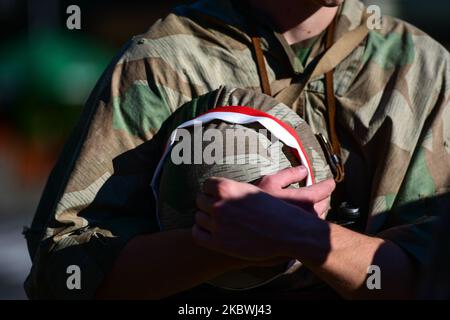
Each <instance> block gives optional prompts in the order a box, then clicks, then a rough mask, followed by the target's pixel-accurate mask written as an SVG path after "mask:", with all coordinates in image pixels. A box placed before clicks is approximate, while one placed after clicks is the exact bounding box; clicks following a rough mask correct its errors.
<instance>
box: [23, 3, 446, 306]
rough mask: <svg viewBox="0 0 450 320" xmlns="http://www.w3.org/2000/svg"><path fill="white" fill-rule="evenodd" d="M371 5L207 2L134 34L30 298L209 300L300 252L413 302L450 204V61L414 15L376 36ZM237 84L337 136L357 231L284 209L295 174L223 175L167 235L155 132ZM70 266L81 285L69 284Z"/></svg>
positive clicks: (340, 285)
mask: <svg viewBox="0 0 450 320" xmlns="http://www.w3.org/2000/svg"><path fill="white" fill-rule="evenodd" d="M365 12H366V9H365V7H364V5H363V4H362V3H360V2H359V1H357V0H346V1H344V2H342V1H321V0H282V1H278V2H276V3H274V2H273V1H252V0H249V1H245V2H238V1H231V0H229V1H227V0H223V1H200V2H197V3H195V4H193V5H191V6H183V7H179V8H177V9H176V10H175V11H174V12H173V13H172V14H170V15H168V16H167V17H165V18H163V19H161V20H159V21H158V22H157V23H155V24H154V25H153V26H152V27H151V28H150V29H149V31H148V32H146V33H145V34H143V35H140V36H137V37H134V38H133V39H132V40H131V41H130V42H129V43H128V44H127V45H126V46H125V47H124V49H123V50H122V51H121V52H120V54H119V55H118V58H117V59H115V60H114V61H113V62H112V63H111V64H110V66H109V67H108V68H107V70H106V72H105V73H104V74H103V76H102V78H101V79H100V81H99V82H98V84H97V85H96V87H95V89H94V91H93V93H92V94H91V96H90V98H89V101H88V102H87V104H86V107H85V109H84V111H83V114H82V116H81V119H80V121H79V123H78V125H77V126H76V128H75V130H74V132H73V134H72V136H71V138H70V139H69V141H68V142H67V144H66V146H65V148H64V151H63V154H62V156H61V157H60V159H59V161H58V163H57V165H56V167H55V168H54V170H53V171H52V174H51V175H50V177H49V180H48V183H47V186H46V189H45V191H44V194H43V196H42V199H41V202H40V204H39V207H38V210H37V213H36V216H35V219H34V221H33V225H32V228H31V229H29V231H28V232H27V234H26V237H27V240H28V243H29V248H30V253H31V256H32V257H33V267H32V270H31V272H30V275H29V277H28V279H27V281H26V284H25V287H26V291H27V293H28V295H29V297H30V298H86V299H88V298H162V297H167V296H170V295H173V294H175V293H179V292H183V291H186V290H190V289H192V288H196V290H195V294H201V293H202V292H203V293H204V292H208V293H210V292H211V288H205V287H204V286H201V284H203V283H205V282H207V281H208V280H210V279H212V278H214V277H216V276H218V275H221V274H223V273H225V272H227V271H230V270H235V269H239V268H243V267H245V266H249V265H260V264H264V263H267V261H270V260H272V259H274V258H279V257H286V256H288V257H292V258H296V259H298V260H300V261H302V262H303V263H304V264H305V265H306V267H307V268H309V269H310V270H311V271H312V272H313V273H314V274H315V275H316V276H318V277H319V278H321V279H322V281H323V282H324V283H326V284H327V285H328V286H330V287H331V288H333V290H334V291H335V292H337V293H338V294H339V295H340V296H343V297H347V298H412V297H415V295H416V288H417V285H418V282H419V274H420V272H421V270H423V269H424V268H428V267H429V265H430V261H431V260H432V256H431V250H429V249H430V247H431V246H432V239H433V237H432V232H433V229H434V228H435V226H436V224H438V223H439V215H440V214H442V212H443V211H444V210H446V209H445V206H444V205H443V204H444V203H445V202H446V199H448V196H449V194H448V192H449V185H450V165H449V164H450V161H449V160H450V149H449V145H450V141H449V140H450V135H449V127H450V124H449V123H448V121H449V119H450V117H449V115H450V111H449V109H450V108H449V77H450V67H449V63H450V59H449V54H448V52H447V51H446V50H445V49H444V48H443V47H442V46H441V45H439V44H438V43H437V42H435V41H434V40H433V39H431V38H430V37H429V36H427V35H426V34H424V33H423V32H421V31H420V30H418V29H416V28H415V27H413V26H411V25H409V24H407V23H404V22H402V21H400V20H397V19H394V18H390V17H383V24H382V27H381V28H379V29H373V30H369V29H367V17H366V15H365ZM221 85H229V86H232V87H238V88H245V89H248V90H258V91H261V92H263V93H265V94H268V95H272V96H274V97H275V98H276V99H277V100H280V101H282V102H284V103H286V104H288V105H289V106H290V107H292V108H293V110H295V111H296V112H297V113H298V114H300V115H301V116H302V117H303V118H304V119H305V120H306V121H307V122H308V124H309V125H310V126H311V128H312V129H313V131H314V132H315V133H317V134H321V136H323V137H326V138H328V139H327V140H329V141H330V144H328V143H327V142H326V140H325V139H323V138H321V139H322V140H321V141H322V142H323V143H324V144H325V145H328V148H326V149H327V150H329V153H330V154H329V158H330V159H331V160H330V166H331V167H332V169H333V172H334V174H335V180H336V181H337V186H336V190H335V191H334V193H333V195H332V203H331V205H332V211H333V214H332V215H331V217H332V218H333V220H335V221H339V220H340V218H342V217H341V216H346V217H348V216H351V218H352V219H353V220H354V221H352V224H351V227H350V228H346V227H343V226H340V225H338V224H337V223H332V222H329V221H323V220H321V219H318V218H317V217H315V216H314V215H311V214H309V213H310V212H307V211H308V210H305V209H304V208H301V207H295V206H291V205H289V204H287V203H286V202H284V201H283V200H281V199H280V198H283V196H282V193H283V190H284V189H282V188H281V187H280V185H279V184H277V183H276V181H279V180H280V179H282V177H283V172H280V173H279V174H278V175H277V174H275V175H273V176H271V177H270V178H268V179H267V181H266V184H265V185H262V186H252V185H249V184H245V183H238V182H234V181H231V180H226V179H212V180H210V182H209V183H207V184H205V189H204V193H203V194H201V195H199V199H198V206H199V210H200V211H199V213H198V219H197V224H196V225H195V226H194V228H193V230H190V229H181V230H172V231H166V232H158V231H159V229H158V227H157V223H156V218H155V214H154V209H153V208H154V200H153V199H152V197H151V190H150V180H151V176H152V172H153V170H154V168H155V165H156V163H157V161H158V159H159V157H160V156H161V153H162V148H163V143H162V142H161V141H158V139H157V137H158V135H156V136H155V133H156V132H158V130H159V129H160V127H161V125H162V124H163V122H164V121H165V120H166V119H167V118H168V117H169V116H170V114H171V113H173V112H175V110H176V109H178V108H179V107H180V106H181V105H183V104H184V103H187V102H190V101H191V103H193V104H195V103H197V102H198V101H199V100H198V97H199V96H201V95H203V94H207V93H208V92H211V91H212V90H214V89H216V88H218V87H219V86H221ZM154 136H155V139H153V140H152V138H153V137H154ZM297 178H298V180H301V179H302V178H304V177H303V176H301V175H299V176H298V177H297ZM330 184H331V182H330ZM316 187H317V186H316ZM329 188H330V185H328V186H323V185H320V186H319V187H318V188H316V189H315V190H314V189H313V190H314V192H311V189H307V188H299V189H298V192H297V193H296V197H298V199H303V201H304V202H306V203H308V204H309V205H310V207H312V208H313V207H314V206H315V205H316V204H317V203H319V202H321V201H322V200H323V199H324V198H326V197H327V192H328V189H329ZM308 195H309V196H308ZM313 195H316V196H317V195H323V197H322V198H320V197H319V198H320V199H318V198H317V197H314V196H313ZM239 217H245V219H240V218H239ZM260 217H264V220H265V221H273V223H271V224H267V223H265V221H263V219H261V218H260ZM334 218H336V219H334ZM249 226H252V227H251V228H250V227H249ZM217 230H220V232H217ZM255 230H257V231H256V232H253V231H255ZM236 244H239V245H236ZM72 265H76V266H78V267H79V268H80V270H81V289H79V290H70V289H69V288H68V286H67V277H68V273H67V270H68V269H67V268H68V267H69V266H72ZM370 265H377V266H379V268H380V270H381V276H382V289H381V290H370V289H369V288H368V286H366V278H367V270H368V267H369V266H370ZM199 286H200V287H199ZM190 292H191V293H192V295H194V293H193V292H194V291H186V293H187V294H190ZM212 292H213V293H216V294H218V293H217V292H214V290H212ZM295 293H297V294H298V295H297V297H299V298H300V297H308V293H307V292H306V294H304V293H305V292H301V290H297V291H295V290H294V295H293V297H295ZM227 294H228V295H232V293H231V292H230V293H227ZM267 294H268V296H267V297H273V293H270V292H268V293H267ZM210 296H214V294H212V295H211V294H210Z"/></svg>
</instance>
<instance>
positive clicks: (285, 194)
mask: <svg viewBox="0 0 450 320" xmlns="http://www.w3.org/2000/svg"><path fill="white" fill-rule="evenodd" d="M334 187H335V183H334V181H333V180H325V181H321V182H318V183H316V184H313V185H312V186H309V187H302V188H298V189H285V190H281V191H280V197H281V198H282V199H284V200H287V201H294V202H306V203H317V202H320V201H322V200H324V199H327V198H328V197H329V196H330V195H331V193H332V192H333V190H334Z"/></svg>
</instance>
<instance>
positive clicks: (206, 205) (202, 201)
mask: <svg viewBox="0 0 450 320" xmlns="http://www.w3.org/2000/svg"><path fill="white" fill-rule="evenodd" d="M195 203H196V205H197V208H198V209H200V210H201V211H203V212H205V213H208V214H211V213H213V211H214V203H215V199H214V198H213V197H210V196H209V195H207V194H204V193H199V194H197V197H196V198H195Z"/></svg>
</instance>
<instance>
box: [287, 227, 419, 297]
mask: <svg viewBox="0 0 450 320" xmlns="http://www.w3.org/2000/svg"><path fill="white" fill-rule="evenodd" d="M303 226H304V225H303ZM308 229H309V230H308V231H306V232H299V233H297V234H300V236H298V237H297V238H296V240H295V242H296V245H295V246H293V248H294V250H295V252H293V254H292V255H293V256H295V257H296V258H297V259H298V260H300V261H302V262H303V263H304V264H305V265H306V266H307V267H308V268H310V269H311V270H312V271H313V272H314V273H315V274H316V275H317V276H319V277H320V278H321V279H322V280H324V281H325V282H327V283H328V284H329V285H330V286H332V287H333V288H334V289H335V290H337V291H338V292H339V293H340V294H341V295H342V296H344V297H346V298H352V299H355V298H356V299H364V298H369V299H372V298H375V299H376V298H381V299H383V298H385V299H389V298H394V299H396V298H398V299H404V298H413V295H414V292H415V279H416V275H415V270H414V266H413V265H412V263H411V261H410V258H409V257H408V256H407V255H406V254H405V253H404V252H403V250H402V249H401V248H400V247H398V246H397V245H396V244H394V243H393V242H390V241H385V240H383V239H380V238H375V237H368V236H365V235H362V234H359V233H356V232H353V231H351V230H348V229H346V228H343V227H341V226H338V225H335V224H332V223H328V222H325V221H321V220H319V219H311V221H310V223H309V226H308ZM370 265H376V266H378V267H379V268H380V272H381V274H380V277H381V290H376V289H373V290H369V289H368V287H367V285H366V280H367V277H368V274H367V271H368V267H369V266H370Z"/></svg>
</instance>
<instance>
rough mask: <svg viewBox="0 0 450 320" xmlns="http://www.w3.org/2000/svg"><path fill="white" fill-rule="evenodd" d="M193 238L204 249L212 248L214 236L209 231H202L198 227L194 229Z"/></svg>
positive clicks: (195, 226)
mask: <svg viewBox="0 0 450 320" xmlns="http://www.w3.org/2000/svg"><path fill="white" fill-rule="evenodd" d="M192 238H193V239H194V241H195V243H197V244H198V245H201V246H203V247H207V248H210V247H211V243H212V235H211V233H209V232H208V231H206V230H204V229H202V228H201V227H199V226H198V225H196V224H195V225H194V226H193V227H192Z"/></svg>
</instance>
